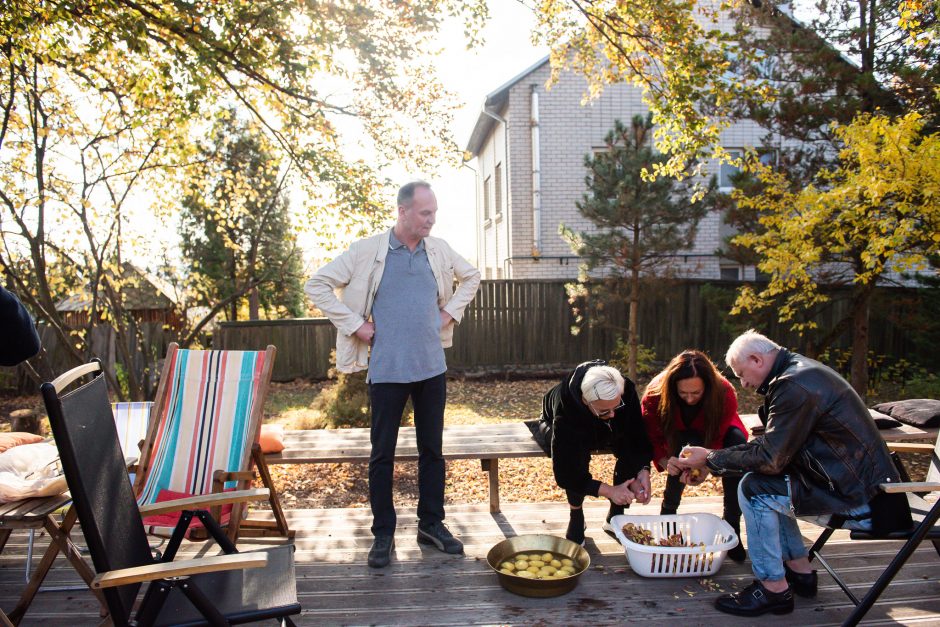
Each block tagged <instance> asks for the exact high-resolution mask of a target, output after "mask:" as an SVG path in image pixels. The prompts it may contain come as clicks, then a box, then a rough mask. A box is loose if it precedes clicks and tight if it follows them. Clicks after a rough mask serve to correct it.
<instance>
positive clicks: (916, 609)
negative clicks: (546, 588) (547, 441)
mask: <svg viewBox="0 0 940 627" xmlns="http://www.w3.org/2000/svg"><path fill="white" fill-rule="evenodd" d="M720 508H721V503H720V499H718V498H688V497H687V498H685V499H683V501H682V507H681V509H680V513H682V512H692V511H710V512H713V513H719V512H720ZM632 511H633V512H634V513H647V514H656V513H658V503H657V504H656V505H649V506H645V507H636V508H633V510H632ZM605 513H606V504H605V502H601V501H591V502H589V503H587V504H586V514H587V521H588V531H587V535H588V540H587V543H586V548H587V549H588V551H589V553H590V555H591V560H592V566H591V569H590V570H589V571H588V572H586V573H585V574H584V575H582V577H581V580H580V582H579V584H578V587H577V588H575V589H574V590H573V591H572V592H570V593H568V594H566V595H564V596H561V597H556V598H551V599H531V598H525V597H520V596H516V595H514V594H511V593H509V592H507V591H505V590H503V589H502V588H501V587H500V586H499V583H498V582H497V580H496V576H495V575H494V574H493V573H492V572H490V571H489V569H488V568H487V566H486V562H485V556H486V552H487V551H488V550H489V548H490V547H491V546H492V545H493V544H495V543H496V542H498V541H500V540H502V539H503V538H504V537H507V536H512V535H518V534H524V533H544V532H549V533H555V534H559V535H563V534H564V529H565V526H566V524H567V506H566V505H565V504H564V503H538V504H510V503H505V504H504V506H503V512H502V513H500V514H490V512H489V511H488V508H487V506H486V505H485V504H484V505H453V506H450V507H449V508H448V518H447V523H448V525H449V526H450V528H451V530H452V531H453V532H454V533H455V534H457V535H459V536H460V537H461V538H462V539H463V540H464V542H465V543H466V555H465V556H449V555H444V554H442V553H439V552H437V551H435V550H434V549H428V548H424V547H419V546H418V545H417V543H416V542H415V538H414V536H415V530H416V520H415V517H414V512H413V511H410V510H409V511H405V510H400V511H399V526H398V533H397V535H396V538H395V544H396V550H395V554H394V558H393V561H392V564H391V566H390V567H389V568H386V569H383V570H379V571H373V570H370V569H369V568H368V567H367V566H366V565H365V560H366V554H367V553H368V550H369V547H370V545H371V540H372V538H371V534H370V532H369V524H370V522H371V516H370V513H369V510H368V509H364V508H353V509H319V510H291V511H288V512H287V514H288V518H289V520H290V524H291V528H292V529H296V530H297V537H296V539H295V543H296V545H297V553H296V561H297V588H298V593H299V595H300V601H301V604H302V605H303V608H304V609H303V614H302V615H301V616H300V617H299V620H298V624H304V625H346V624H351V625H376V624H378V625H487V624H525V625H532V624H538V625H601V624H602V625H611V624H618V625H623V624H628V623H634V622H644V623H647V624H664V623H667V622H673V621H676V622H677V621H682V624H683V625H723V626H724V625H749V624H755V623H756V622H757V621H754V620H748V619H737V618H734V617H729V616H726V615H722V614H719V613H718V612H716V611H715V610H714V609H713V608H712V602H713V599H714V598H715V596H717V595H718V594H719V590H721V591H728V590H734V589H736V588H740V587H743V586H744V585H747V584H748V583H750V581H751V572H750V565H749V563H745V564H736V563H734V562H731V561H730V560H726V562H725V564H724V565H723V566H722V568H721V571H720V572H719V573H718V575H716V576H715V577H712V578H710V579H642V578H640V577H638V576H636V575H634V574H633V573H632V571H631V570H630V567H629V566H628V565H627V563H626V558H625V557H624V554H623V551H622V549H621V548H620V546H619V544H617V543H616V542H615V541H614V540H611V539H610V538H609V537H608V536H607V535H606V534H604V533H603V532H602V531H601V530H600V524H601V523H603V520H604V515H605ZM805 535H806V536H807V537H808V538H815V536H816V530H815V528H813V527H812V526H810V525H807V526H806V527H805ZM26 537H27V536H26V533H25V532H19V531H18V532H15V533H14V534H13V536H12V537H11V538H10V540H9V542H8V544H7V547H6V548H5V550H4V551H3V553H2V554H0V607H2V608H3V609H5V610H7V611H9V610H10V609H11V608H12V607H13V606H14V605H15V603H16V599H17V597H18V595H19V592H20V591H21V590H22V588H23V586H24V581H23V566H24V560H25V551H26ZM259 542H260V541H259ZM263 542H265V543H270V542H272V540H264V541H263ZM47 543H48V539H47V538H46V537H45V536H42V537H39V538H38V539H37V547H38V550H39V551H42V550H44V549H45V546H46V545H47ZM250 544H251V540H244V541H242V542H241V543H240V545H241V546H242V547H243V548H248V546H249V545H250ZM745 544H746V542H745ZM896 546H897V545H896V544H890V543H868V544H862V543H858V542H856V543H849V542H848V540H847V538H846V536H845V535H841V536H840V535H838V534H837V535H836V536H834V537H833V540H831V541H830V543H829V545H828V547H827V548H828V550H827V552H826V555H827V556H828V557H829V559H831V560H832V562H833V563H834V564H835V565H836V566H837V568H839V569H840V570H841V571H842V572H843V573H844V574H845V576H846V578H847V580H848V581H849V582H850V583H858V584H860V585H861V584H870V583H871V582H872V581H873V580H874V579H875V577H876V576H877V574H878V572H880V569H881V568H882V567H883V566H884V565H885V564H886V563H887V562H888V560H889V559H890V558H891V556H892V555H893V554H894V552H895V550H896V548H895V547H896ZM205 551H208V552H210V553H214V552H215V550H214V548H209V549H207V548H206V547H205V546H202V545H195V544H193V545H188V546H187V547H186V553H198V552H205ZM34 561H38V558H35V557H34ZM938 566H940V558H938V556H937V554H936V552H935V551H934V550H933V548H932V546H930V545H929V544H928V545H927V546H926V547H925V548H922V549H920V550H919V551H918V552H917V553H915V554H914V556H913V557H912V558H911V560H910V561H909V562H908V564H907V565H906V566H905V567H904V569H902V571H901V573H900V574H899V575H898V577H897V578H896V579H895V581H894V583H893V584H892V585H891V587H890V588H889V590H888V591H887V592H886V593H885V595H884V596H883V597H882V600H881V601H880V602H879V603H878V605H876V606H875V608H874V609H873V610H872V611H871V612H870V613H869V615H868V621H867V623H866V624H907V625H910V624H917V625H940V568H938ZM63 583H72V584H77V583H79V579H78V576H77V575H76V574H75V571H73V570H72V569H71V567H70V566H69V565H68V564H67V563H66V562H65V561H64V560H63V559H62V558H59V560H57V566H56V567H55V568H54V569H53V571H52V573H51V574H50V576H49V578H48V580H47V584H46V585H47V586H50V585H62V584H63ZM796 606H797V607H796V611H795V612H794V613H793V614H790V615H787V616H771V615H767V616H764V617H761V618H760V619H759V622H760V624H762V625H837V624H839V623H840V622H841V621H842V620H843V619H844V618H845V617H846V616H847V615H848V610H849V607H850V604H849V601H848V600H847V599H846V598H845V596H844V595H843V594H842V592H841V591H840V590H839V589H838V587H837V586H836V585H835V583H834V582H833V581H832V580H831V579H830V578H829V577H828V575H825V574H823V575H821V576H820V591H819V597H818V598H816V599H814V600H807V599H801V598H797V600H796ZM99 622H100V619H99V617H98V606H97V604H96V603H95V600H94V598H93V597H92V595H91V593H90V592H88V591H87V590H82V591H71V592H41V593H40V594H39V595H38V596H37V599H36V600H35V601H34V603H33V606H32V608H30V610H29V612H28V613H27V614H26V617H25V618H24V620H23V622H22V623H21V624H23V625H66V624H67V625H69V626H70V627H73V626H74V627H77V626H80V625H94V624H98V623H99Z"/></svg>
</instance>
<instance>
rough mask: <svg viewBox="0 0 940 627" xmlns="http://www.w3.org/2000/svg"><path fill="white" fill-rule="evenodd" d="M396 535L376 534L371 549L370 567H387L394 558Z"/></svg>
mask: <svg viewBox="0 0 940 627" xmlns="http://www.w3.org/2000/svg"><path fill="white" fill-rule="evenodd" d="M394 549H395V536H375V540H373V541H372V548H371V549H370V550H369V568H385V567H386V566H388V563H389V561H391V559H392V551H393V550H394Z"/></svg>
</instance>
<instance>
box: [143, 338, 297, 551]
mask: <svg viewBox="0 0 940 627" xmlns="http://www.w3.org/2000/svg"><path fill="white" fill-rule="evenodd" d="M274 355H275V348H274V347H273V346H268V348H267V350H265V351H231V350H222V351H205V350H183V349H180V348H179V347H178V346H177V345H176V344H175V343H173V344H170V346H169V349H168V351H167V356H166V361H165V363H164V366H163V373H162V375H161V378H160V383H159V385H158V387H157V396H156V399H155V400H154V406H153V417H152V419H151V421H150V426H149V429H148V432H147V438H146V440H145V441H144V446H143V449H142V451H141V455H140V460H141V461H140V464H139V466H138V473H137V477H136V479H135V482H134V492H135V494H136V495H137V502H138V504H140V505H148V504H152V503H157V502H162V501H166V500H173V499H177V498H185V497H188V496H197V495H203V494H209V493H212V492H220V491H222V490H232V489H240V490H243V489H247V488H249V487H250V483H251V480H252V479H253V478H254V472H252V471H251V465H252V461H254V464H255V465H256V466H257V468H258V471H259V472H260V474H261V478H262V481H263V482H264V483H265V484H266V485H265V487H267V488H269V489H270V503H271V509H272V510H273V513H274V518H275V519H274V521H248V520H243V518H244V512H243V511H242V508H243V505H242V504H241V503H236V504H235V505H228V506H225V507H223V508H222V509H221V510H216V511H213V512H212V513H213V514H214V516H215V517H216V519H217V520H219V522H221V523H222V525H223V526H224V527H227V533H228V535H229V537H230V538H231V539H232V540H233V541H235V540H236V539H237V538H238V535H239V532H240V530H241V529H243V528H244V530H245V531H246V532H248V531H249V530H258V529H260V533H261V535H280V536H288V537H289V536H291V535H292V534H291V532H290V531H289V530H288V528H287V522H286V519H285V517H284V513H283V511H282V509H281V507H280V502H279V501H278V498H277V493H276V492H275V491H274V486H273V485H272V484H271V481H270V475H269V474H268V472H267V466H266V464H265V462H264V456H263V455H262V454H261V449H260V447H259V446H258V436H259V434H260V431H261V419H262V409H263V405H264V401H265V397H266V396H267V391H268V385H269V383H270V381H271V371H272V369H273V366H274ZM178 518H179V515H178V513H175V514H168V515H163V516H156V517H148V518H145V519H144V524H145V525H146V526H147V527H148V528H149V529H150V531H151V532H153V533H165V532H166V530H167V528H169V529H172V528H173V527H174V526H175V524H176V520H177V519H178ZM193 528H198V525H196V524H194V525H193ZM197 533H198V532H197Z"/></svg>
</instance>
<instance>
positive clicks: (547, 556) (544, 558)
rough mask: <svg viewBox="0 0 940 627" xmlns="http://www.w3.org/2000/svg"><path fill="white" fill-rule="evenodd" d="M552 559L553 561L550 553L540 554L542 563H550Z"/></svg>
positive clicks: (553, 557)
mask: <svg viewBox="0 0 940 627" xmlns="http://www.w3.org/2000/svg"><path fill="white" fill-rule="evenodd" d="M553 559H555V556H554V555H552V554H551V553H542V561H543V562H550V561H552V560H553Z"/></svg>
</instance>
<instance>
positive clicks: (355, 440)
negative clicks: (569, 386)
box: [265, 422, 545, 513]
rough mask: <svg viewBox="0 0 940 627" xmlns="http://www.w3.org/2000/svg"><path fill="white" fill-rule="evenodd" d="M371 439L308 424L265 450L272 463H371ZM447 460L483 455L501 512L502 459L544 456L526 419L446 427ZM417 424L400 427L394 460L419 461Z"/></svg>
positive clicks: (494, 508)
mask: <svg viewBox="0 0 940 627" xmlns="http://www.w3.org/2000/svg"><path fill="white" fill-rule="evenodd" d="M371 451H372V444H371V443H370V441H369V429H367V428H361V429H308V430H299V431H286V432H285V433H284V450H283V451H282V452H280V453H276V454H268V455H265V461H266V462H267V463H268V464H269V465H270V464H325V463H345V462H368V461H369V454H370V453H371ZM442 452H443V455H444V459H445V460H452V459H479V460H480V463H481V465H482V468H483V470H484V471H485V472H487V473H489V493H490V511H491V512H493V513H497V512H499V460H500V459H509V458H513V457H545V452H544V451H542V449H541V448H539V445H538V444H536V442H535V440H533V439H532V434H531V433H530V432H529V429H528V427H526V426H525V423H523V422H506V423H495V424H482V425H455V426H450V427H444V444H443V450H442ZM417 460H418V445H417V441H416V439H415V430H414V427H402V428H401V429H400V430H399V431H398V445H397V447H396V449H395V461H417Z"/></svg>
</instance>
